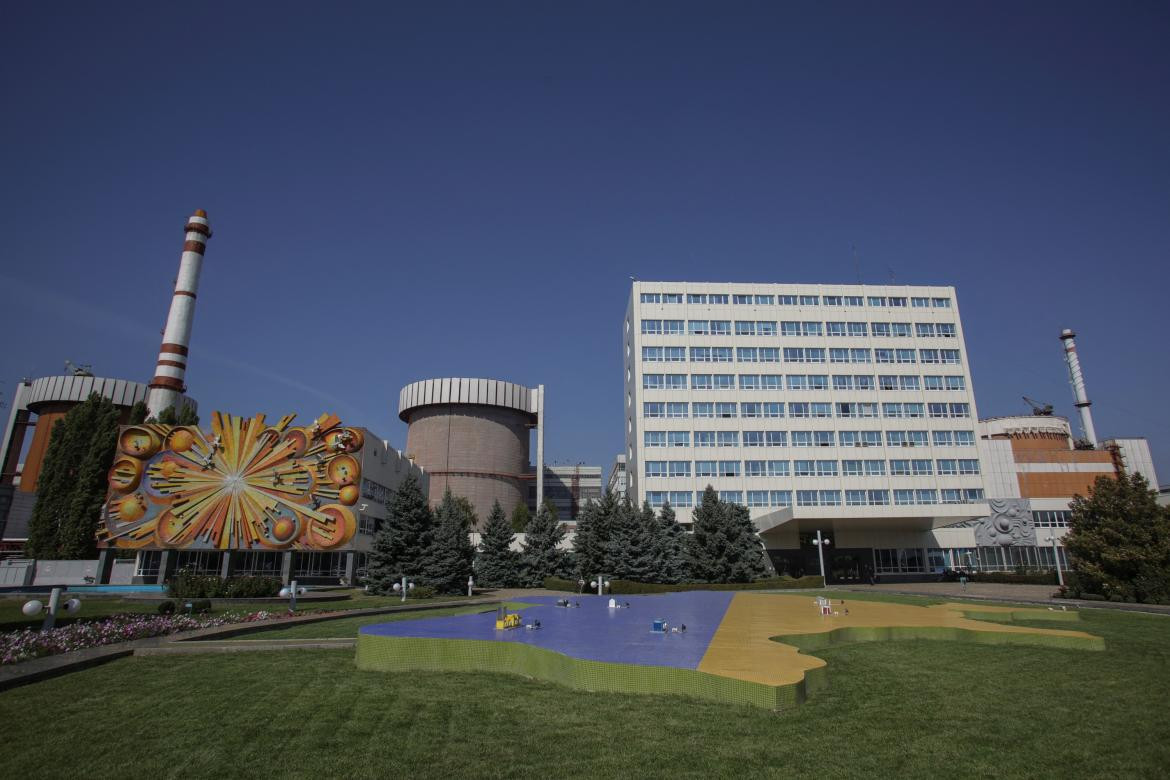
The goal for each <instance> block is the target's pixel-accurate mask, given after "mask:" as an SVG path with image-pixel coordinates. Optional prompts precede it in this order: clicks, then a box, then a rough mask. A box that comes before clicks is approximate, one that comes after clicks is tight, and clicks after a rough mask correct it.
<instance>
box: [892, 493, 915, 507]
mask: <svg viewBox="0 0 1170 780" xmlns="http://www.w3.org/2000/svg"><path fill="white" fill-rule="evenodd" d="M913 503H914V491H913V490H895V491H894V504H896V505H898V506H907V505H910V504H913Z"/></svg>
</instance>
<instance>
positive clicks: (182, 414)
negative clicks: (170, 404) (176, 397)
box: [175, 404, 199, 425]
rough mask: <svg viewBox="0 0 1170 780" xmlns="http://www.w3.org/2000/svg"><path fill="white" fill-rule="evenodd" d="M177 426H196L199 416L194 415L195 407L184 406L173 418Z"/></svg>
mask: <svg viewBox="0 0 1170 780" xmlns="http://www.w3.org/2000/svg"><path fill="white" fill-rule="evenodd" d="M175 417H176V420H177V421H178V424H179V425H198V424H199V415H197V414H195V407H194V406H192V405H191V404H186V405H184V406H183V408H182V409H180V410H179V413H178V414H177V415H176V416H175Z"/></svg>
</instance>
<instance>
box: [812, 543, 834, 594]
mask: <svg viewBox="0 0 1170 780" xmlns="http://www.w3.org/2000/svg"><path fill="white" fill-rule="evenodd" d="M813 544H815V545H816V547H817V560H819V561H820V563H821V582H822V584H824V585H825V586H826V587H828V585H829V579H828V578H827V577H826V576H825V546H826V545H829V544H832V540H830V539H826V538H824V537H823V536H821V532H820V531H817V538H816V539H813Z"/></svg>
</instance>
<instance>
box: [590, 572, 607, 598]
mask: <svg viewBox="0 0 1170 780" xmlns="http://www.w3.org/2000/svg"><path fill="white" fill-rule="evenodd" d="M589 587H591V588H597V595H598V596H604V595H605V593H604V591H606V590H609V580H607V579H606V578H605V575H604V574H598V575H597V579H595V580H590V581H589Z"/></svg>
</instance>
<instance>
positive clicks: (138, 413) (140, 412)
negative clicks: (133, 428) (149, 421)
mask: <svg viewBox="0 0 1170 780" xmlns="http://www.w3.org/2000/svg"><path fill="white" fill-rule="evenodd" d="M147 414H149V412H148V411H147V409H146V402H145V401H135V402H134V405H133V406H131V407H130V416H129V418H128V419H127V422H128V423H129V424H130V425H141V424H142V423H144V422H146V415H147Z"/></svg>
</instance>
